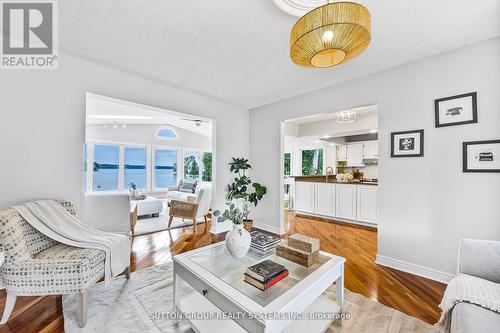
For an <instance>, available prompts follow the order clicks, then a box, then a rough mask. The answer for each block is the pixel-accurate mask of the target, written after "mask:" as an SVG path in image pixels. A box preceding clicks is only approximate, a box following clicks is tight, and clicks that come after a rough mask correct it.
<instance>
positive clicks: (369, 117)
mask: <svg viewBox="0 0 500 333" xmlns="http://www.w3.org/2000/svg"><path fill="white" fill-rule="evenodd" d="M377 126H378V113H377V112H376V111H371V112H359V113H358V114H357V117H356V121H354V122H352V123H347V124H339V123H337V121H336V120H335V119H326V120H321V121H315V122H311V123H305V124H301V125H300V126H299V134H300V136H317V137H322V136H330V137H338V136H346V135H356V134H365V133H367V132H368V130H372V129H377Z"/></svg>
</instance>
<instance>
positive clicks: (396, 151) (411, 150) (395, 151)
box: [391, 129, 424, 157]
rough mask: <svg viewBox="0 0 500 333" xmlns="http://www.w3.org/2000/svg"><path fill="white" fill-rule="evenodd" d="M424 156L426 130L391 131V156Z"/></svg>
mask: <svg viewBox="0 0 500 333" xmlns="http://www.w3.org/2000/svg"><path fill="white" fill-rule="evenodd" d="M421 156H424V130H423V129H421V130H413V131H402V132H393V133H391V157H421Z"/></svg>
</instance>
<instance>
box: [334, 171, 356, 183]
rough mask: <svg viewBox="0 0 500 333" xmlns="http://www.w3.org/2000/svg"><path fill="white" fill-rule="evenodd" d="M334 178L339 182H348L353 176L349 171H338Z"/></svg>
mask: <svg viewBox="0 0 500 333" xmlns="http://www.w3.org/2000/svg"><path fill="white" fill-rule="evenodd" d="M336 178H337V181H338V182H339V183H349V182H352V180H353V176H352V175H351V174H350V173H339V174H337V176H336Z"/></svg>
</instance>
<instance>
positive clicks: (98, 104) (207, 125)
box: [85, 93, 212, 137]
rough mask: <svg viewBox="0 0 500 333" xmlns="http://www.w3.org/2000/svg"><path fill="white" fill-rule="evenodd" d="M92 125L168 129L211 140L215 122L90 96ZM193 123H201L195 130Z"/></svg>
mask: <svg viewBox="0 0 500 333" xmlns="http://www.w3.org/2000/svg"><path fill="white" fill-rule="evenodd" d="M85 111H86V115H87V121H86V123H87V124H89V125H104V124H108V125H110V124H120V125H121V124H127V125H167V126H173V127H177V128H182V129H184V130H187V131H190V132H193V133H196V134H200V135H203V136H206V137H211V136H212V122H211V120H210V119H205V118H199V117H198V118H194V117H193V116H190V115H186V114H183V113H179V112H173V111H170V110H163V109H158V108H155V107H152V106H148V105H142V104H137V103H133V102H127V101H122V100H119V99H115V98H111V97H105V96H100V95H95V94H91V93H87V98H86V102H85ZM186 119H191V120H202V121H203V122H201V123H200V126H196V124H195V122H193V121H189V120H186Z"/></svg>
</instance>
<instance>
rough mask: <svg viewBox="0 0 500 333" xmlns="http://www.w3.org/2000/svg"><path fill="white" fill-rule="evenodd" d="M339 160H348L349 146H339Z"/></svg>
mask: <svg viewBox="0 0 500 333" xmlns="http://www.w3.org/2000/svg"><path fill="white" fill-rule="evenodd" d="M337 161H338V162H345V161H347V146H340V145H339V146H337Z"/></svg>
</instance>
